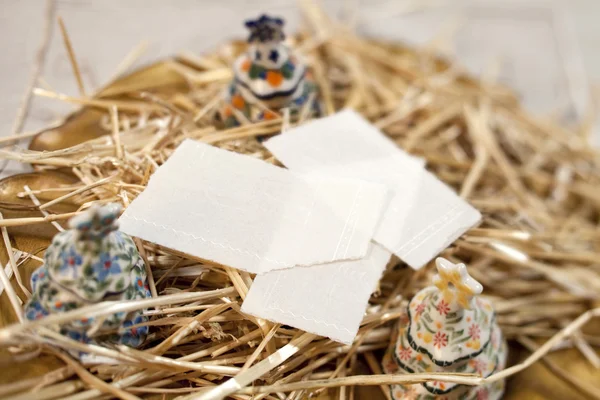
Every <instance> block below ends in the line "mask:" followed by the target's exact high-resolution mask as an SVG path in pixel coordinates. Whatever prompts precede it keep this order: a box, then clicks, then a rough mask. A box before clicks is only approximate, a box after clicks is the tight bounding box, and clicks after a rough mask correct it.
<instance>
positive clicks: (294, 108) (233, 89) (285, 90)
mask: <svg viewBox="0 0 600 400" xmlns="http://www.w3.org/2000/svg"><path fill="white" fill-rule="evenodd" d="M283 25H284V21H283V19H281V18H272V17H269V16H267V15H262V16H261V17H260V18H258V19H256V20H249V21H246V27H247V28H248V29H249V30H250V36H249V37H248V44H249V45H248V50H247V51H246V52H245V53H244V54H242V55H241V56H240V57H238V59H237V60H236V61H235V63H234V65H233V73H234V80H233V82H232V83H231V84H230V85H229V87H228V88H227V90H226V93H225V96H224V97H225V101H224V104H223V106H222V107H221V109H220V111H219V117H220V119H221V120H222V121H223V123H224V124H225V126H226V127H233V126H238V125H240V120H241V119H244V118H245V119H246V120H248V121H250V122H257V121H263V120H269V119H273V118H275V117H276V114H275V113H273V111H276V112H279V111H280V110H281V109H282V108H286V107H288V108H290V111H291V113H292V115H293V114H297V113H298V112H299V111H300V110H301V109H302V108H303V107H304V106H305V105H306V103H307V102H308V101H309V100H311V99H312V100H311V101H312V104H310V105H308V106H309V107H311V108H312V109H313V111H315V112H317V113H318V103H317V101H316V99H315V98H316V96H314V95H312V96H311V94H313V93H314V92H316V85H315V84H314V82H313V80H312V79H311V76H310V72H308V71H307V68H306V65H305V64H304V63H303V62H302V61H301V60H300V59H299V57H298V56H297V55H294V54H293V52H292V51H291V49H289V48H288V47H287V46H286V45H285V44H284V43H283V41H284V39H285V35H284V33H283Z"/></svg>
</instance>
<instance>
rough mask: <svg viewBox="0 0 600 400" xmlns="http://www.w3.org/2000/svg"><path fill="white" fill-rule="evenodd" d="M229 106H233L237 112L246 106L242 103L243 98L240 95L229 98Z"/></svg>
mask: <svg viewBox="0 0 600 400" xmlns="http://www.w3.org/2000/svg"><path fill="white" fill-rule="evenodd" d="M231 104H233V106H234V107H235V108H237V109H238V110H241V109H242V108H244V106H245V105H246V102H245V101H244V98H243V97H242V96H241V95H239V94H236V95H235V96H233V97H232V98H231Z"/></svg>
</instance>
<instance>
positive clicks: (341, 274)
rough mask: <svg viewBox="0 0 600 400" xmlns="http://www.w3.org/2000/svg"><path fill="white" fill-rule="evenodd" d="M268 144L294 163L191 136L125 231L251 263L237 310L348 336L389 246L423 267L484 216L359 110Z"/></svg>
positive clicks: (134, 207) (205, 255) (130, 214)
mask: <svg viewBox="0 0 600 400" xmlns="http://www.w3.org/2000/svg"><path fill="white" fill-rule="evenodd" d="M265 146H266V147H267V148H268V149H269V150H270V151H271V152H272V153H273V155H274V156H275V157H276V158H277V159H278V160H280V161H281V162H282V163H283V164H284V165H285V166H286V167H287V168H288V169H283V168H279V167H276V166H273V165H271V164H268V163H266V162H264V161H261V160H258V159H255V158H252V157H249V156H244V155H240V154H235V153H231V152H228V151H225V150H221V149H217V148H215V147H212V146H209V145H206V144H202V143H198V142H194V141H191V140H188V141H185V142H184V143H182V144H181V145H180V147H179V148H178V149H177V150H176V151H175V153H174V154H173V155H172V156H171V157H170V158H169V160H168V161H167V162H166V163H165V164H164V165H163V166H162V167H160V168H159V170H158V171H157V172H156V173H155V174H154V175H153V176H152V178H151V179H150V182H149V184H148V187H147V188H146V190H145V191H144V192H143V193H142V194H141V195H140V196H139V197H138V198H137V199H135V200H134V201H133V202H132V203H131V205H130V206H129V207H128V208H127V210H126V211H125V213H124V214H123V216H122V217H121V220H120V222H121V230H123V231H124V232H126V233H128V234H130V235H133V236H137V237H140V238H142V239H144V240H148V241H151V242H153V243H157V244H159V245H162V246H165V247H168V248H171V249H173V250H176V251H180V252H182V253H186V254H189V255H191V256H193V257H197V258H200V259H204V260H208V261H211V262H213V263H218V264H223V265H227V266H230V267H233V268H237V269H240V270H244V271H248V272H251V273H256V274H257V276H256V278H255V280H254V283H253V285H252V286H251V288H250V291H249V293H248V295H247V297H246V299H245V301H244V303H243V305H242V311H244V312H246V313H248V314H252V315H255V316H257V317H260V318H265V319H268V320H270V321H273V322H279V323H282V324H286V325H290V326H293V327H295V328H298V329H302V330H305V331H307V332H311V333H315V334H318V335H322V336H327V337H329V338H331V339H333V340H336V341H340V342H343V343H351V342H352V341H353V339H354V337H355V335H356V332H357V331H358V327H359V325H360V322H361V320H362V317H363V315H364V312H365V309H366V306H367V303H368V300H369V297H370V295H371V293H372V292H373V290H374V289H375V288H376V286H377V282H378V281H379V279H380V277H381V275H382V273H383V271H384V270H385V267H386V265H387V263H388V261H389V259H390V256H391V254H392V253H393V254H396V255H397V256H398V257H399V258H400V259H402V260H403V261H404V262H406V263H407V264H408V265H410V266H411V267H412V268H415V269H417V268H420V267H422V266H423V265H425V264H426V263H427V262H428V261H430V260H431V259H432V258H434V257H435V256H436V255H437V254H439V252H441V251H442V250H444V249H445V248H446V247H447V246H449V245H450V244H451V243H452V242H453V241H454V240H456V239H457V238H458V237H459V236H460V235H462V234H463V233H464V232H465V231H466V230H467V229H469V228H470V227H472V226H474V225H475V224H477V223H478V222H479V220H480V219H481V215H480V214H479V212H478V211H477V210H475V209H474V208H473V207H471V206H470V205H469V204H468V203H466V202H465V201H463V200H462V199H460V198H459V197H458V196H457V195H456V194H455V193H454V191H453V190H452V189H450V188H449V187H447V186H446V185H444V184H443V183H442V182H441V181H439V180H438V179H437V178H436V177H435V176H433V175H432V174H430V173H429V172H427V171H426V170H425V169H424V165H423V164H424V163H423V162H422V161H421V160H419V159H416V158H414V157H412V156H410V155H408V154H407V153H405V152H403V151H402V150H401V149H399V148H398V147H397V146H396V145H395V144H394V143H392V142H391V141H389V140H388V139H387V138H386V137H385V136H384V135H383V134H382V133H381V132H379V131H378V130H377V128H375V127H374V126H372V125H371V124H369V123H368V122H367V121H365V120H364V119H362V117H360V116H359V115H358V114H356V113H354V112H352V111H343V112H341V113H338V114H336V115H333V116H331V117H328V118H323V119H320V120H317V121H314V122H310V123H307V124H305V125H302V126H301V127H299V128H295V129H292V130H290V131H288V132H286V133H284V134H282V135H279V136H277V137H275V138H273V139H271V140H269V141H267V142H266V143H265Z"/></svg>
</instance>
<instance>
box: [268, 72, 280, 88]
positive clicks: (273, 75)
mask: <svg viewBox="0 0 600 400" xmlns="http://www.w3.org/2000/svg"><path fill="white" fill-rule="evenodd" d="M267 82H269V85H271V86H273V87H279V86H280V85H281V82H283V75H281V74H280V73H279V72H278V71H269V72H267Z"/></svg>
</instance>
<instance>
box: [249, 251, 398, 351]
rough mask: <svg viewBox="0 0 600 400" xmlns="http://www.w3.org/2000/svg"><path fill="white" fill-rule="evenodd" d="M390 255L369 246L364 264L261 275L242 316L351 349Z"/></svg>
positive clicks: (328, 266) (353, 263)
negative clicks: (299, 330)
mask: <svg viewBox="0 0 600 400" xmlns="http://www.w3.org/2000/svg"><path fill="white" fill-rule="evenodd" d="M390 256H391V254H390V252H389V251H387V250H385V249H384V248H382V247H381V246H379V245H377V244H373V245H372V246H371V249H370V250H369V253H368V254H367V255H366V257H365V258H363V259H362V260H357V261H347V262H336V263H332V264H323V265H314V266H312V267H298V268H291V269H286V270H282V271H272V272H269V273H267V274H264V275H259V276H257V277H256V278H254V282H253V283H252V286H251V287H250V291H249V292H248V295H247V296H246V299H245V300H244V304H242V311H243V312H245V313H248V314H251V315H254V316H257V317H259V318H265V319H268V320H270V321H275V322H279V323H282V324H286V325H290V326H293V327H294V328H298V329H302V330H304V331H306V332H310V333H314V334H317V335H321V336H326V337H328V338H330V339H333V340H335V341H338V342H342V343H346V344H350V343H352V341H353V340H354V337H355V336H356V332H357V331H358V328H359V326H360V322H361V321H362V319H363V316H364V314H365V308H366V307H367V304H368V303H369V297H371V293H373V291H374V290H375V289H376V288H377V283H378V282H379V279H381V275H382V274H383V271H384V270H385V267H386V265H387V263H388V261H389V259H390Z"/></svg>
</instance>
